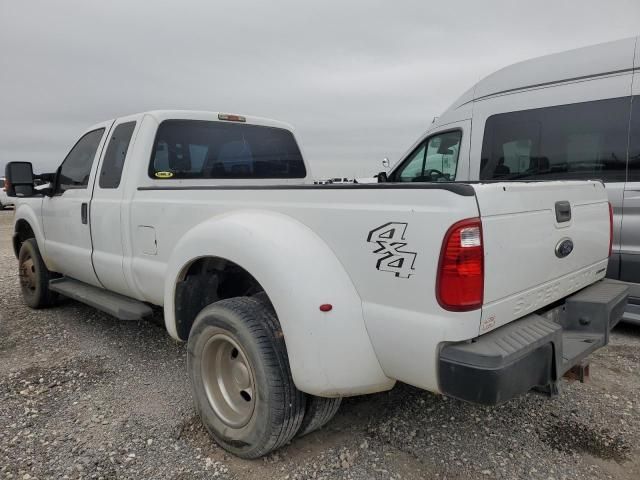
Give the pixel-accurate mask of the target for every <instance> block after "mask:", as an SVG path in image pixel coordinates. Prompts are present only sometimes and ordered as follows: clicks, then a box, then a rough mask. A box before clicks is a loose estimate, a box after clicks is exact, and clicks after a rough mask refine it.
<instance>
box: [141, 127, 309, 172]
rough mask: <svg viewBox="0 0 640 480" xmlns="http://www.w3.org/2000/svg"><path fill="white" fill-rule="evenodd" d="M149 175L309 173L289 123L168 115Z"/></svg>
mask: <svg viewBox="0 0 640 480" xmlns="http://www.w3.org/2000/svg"><path fill="white" fill-rule="evenodd" d="M149 176H150V177H151V178H153V179H156V180H171V179H260V178H262V179H267V178H282V179H287V178H304V177H305V176H306V169H305V165H304V161H303V159H302V154H301V153H300V149H299V148H298V145H297V144H296V141H295V138H294V137H293V134H292V133H291V132H290V131H288V130H285V129H282V128H276V127H267V126H260V125H251V124H244V123H226V122H219V121H206V120H165V121H163V122H162V123H161V124H160V126H159V127H158V131H157V133H156V138H155V142H154V146H153V151H152V154H151V162H150V164H149Z"/></svg>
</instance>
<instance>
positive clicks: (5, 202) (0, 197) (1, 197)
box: [0, 177, 13, 210]
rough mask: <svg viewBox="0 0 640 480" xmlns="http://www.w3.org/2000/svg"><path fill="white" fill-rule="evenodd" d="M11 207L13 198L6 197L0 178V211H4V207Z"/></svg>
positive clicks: (0, 178) (1, 178)
mask: <svg viewBox="0 0 640 480" xmlns="http://www.w3.org/2000/svg"><path fill="white" fill-rule="evenodd" d="M10 205H13V198H9V197H8V196H7V192H6V191H5V189H4V177H0V210H4V209H5V207H8V206H10Z"/></svg>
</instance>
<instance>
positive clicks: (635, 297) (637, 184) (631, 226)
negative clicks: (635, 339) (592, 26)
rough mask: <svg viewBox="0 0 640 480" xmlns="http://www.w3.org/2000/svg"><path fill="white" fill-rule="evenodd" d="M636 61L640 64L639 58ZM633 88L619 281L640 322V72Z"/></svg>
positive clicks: (635, 77)
mask: <svg viewBox="0 0 640 480" xmlns="http://www.w3.org/2000/svg"><path fill="white" fill-rule="evenodd" d="M636 61H637V62H640V56H639V57H638V58H637V59H636ZM636 66H637V65H636ZM632 88H633V95H632V100H631V122H630V126H631V130H630V132H629V166H628V170H627V183H626V185H625V189H624V207H623V218H622V234H621V242H620V280H624V281H626V282H631V284H630V285H629V287H630V291H629V308H627V311H628V312H629V311H632V310H638V312H637V314H638V320H640V73H638V72H636V73H635V75H634V79H633V87H632ZM636 305H637V307H635V306H636ZM634 307H635V308H634Z"/></svg>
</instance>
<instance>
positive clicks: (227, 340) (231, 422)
mask: <svg viewBox="0 0 640 480" xmlns="http://www.w3.org/2000/svg"><path fill="white" fill-rule="evenodd" d="M187 364H188V369H189V376H190V378H191V383H192V386H193V392H194V399H195V404H196V409H197V410H198V413H199V414H200V417H201V418H202V421H203V423H204V425H205V427H206V428H207V430H208V431H209V433H210V434H211V436H212V437H213V438H214V439H215V440H216V442H217V443H218V444H219V445H220V446H221V447H223V448H224V449H225V450H227V451H229V452H231V453H233V454H235V455H237V456H239V457H242V458H258V457H261V456H263V455H265V454H267V453H269V452H270V451H272V450H275V449H277V448H279V447H281V446H282V445H284V444H286V443H287V442H289V441H290V440H291V439H292V438H293V437H294V436H295V434H296V433H297V432H298V430H299V429H300V425H301V424H302V420H303V418H304V412H305V396H304V394H303V393H302V392H300V391H299V390H298V389H297V388H296V386H295V385H294V383H293V378H292V377H291V371H290V369H289V360H288V357H287V351H286V347H285V343H284V337H283V335H282V331H281V329H280V324H279V322H278V319H277V318H276V316H275V315H274V313H273V311H272V310H271V309H269V308H268V307H266V306H265V305H264V304H263V303H261V302H260V301H258V300H255V299H252V298H249V297H237V298H230V299H226V300H221V301H219V302H216V303H214V304H211V305H209V306H207V307H205V308H204V309H203V310H202V311H201V312H200V313H199V314H198V316H197V318H196V320H195V322H194V324H193V328H192V329H191V333H190V334H189V342H188V356H187Z"/></svg>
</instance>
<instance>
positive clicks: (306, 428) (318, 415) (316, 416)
mask: <svg viewBox="0 0 640 480" xmlns="http://www.w3.org/2000/svg"><path fill="white" fill-rule="evenodd" d="M251 298H253V299H255V300H257V301H258V302H260V303H261V304H262V305H263V306H264V307H265V308H268V309H269V310H270V311H271V312H272V313H273V315H274V317H275V315H276V313H275V309H274V308H273V305H272V303H271V301H270V300H269V297H268V296H267V294H266V293H265V292H260V293H258V294H256V295H254V296H253V297H251ZM305 397H306V408H305V412H304V419H303V420H302V425H300V430H298V433H297V434H296V436H298V437H302V436H304V435H307V434H309V433H311V432H315V431H316V430H318V429H320V428H322V427H324V426H325V425H326V424H327V423H329V422H330V421H331V419H332V418H333V417H334V416H335V415H336V413H338V409H339V408H340V404H341V403H342V398H341V397H338V398H325V397H317V396H315V395H311V394H309V393H305Z"/></svg>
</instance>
